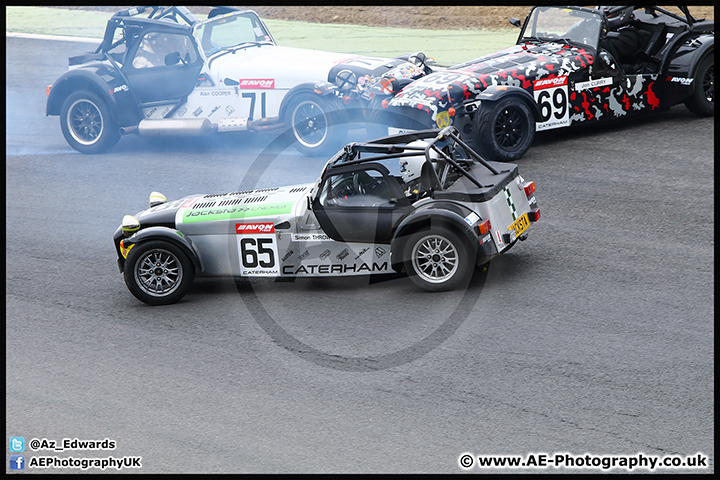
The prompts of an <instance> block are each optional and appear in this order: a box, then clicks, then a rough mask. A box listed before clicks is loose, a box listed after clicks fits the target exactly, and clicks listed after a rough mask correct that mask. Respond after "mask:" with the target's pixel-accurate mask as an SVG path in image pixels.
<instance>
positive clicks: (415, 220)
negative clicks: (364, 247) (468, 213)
mask: <svg viewBox="0 0 720 480" xmlns="http://www.w3.org/2000/svg"><path fill="white" fill-rule="evenodd" d="M433 228H446V229H449V230H452V231H454V232H455V233H457V234H458V236H459V237H460V238H461V239H462V240H463V241H464V242H465V243H466V246H467V247H468V248H469V249H470V252H472V253H473V255H475V254H476V252H477V245H478V237H477V235H476V234H475V232H474V231H473V230H472V228H471V227H470V226H469V225H468V224H467V223H466V222H465V221H464V219H463V217H462V216H461V215H460V214H459V213H456V212H454V211H451V210H446V209H440V208H429V209H426V210H420V211H416V212H414V213H413V214H411V215H409V216H408V217H406V218H405V219H404V220H403V221H402V222H400V225H398V227H397V229H396V230H395V233H394V234H393V238H392V241H391V243H390V252H391V257H390V258H392V268H393V270H395V271H397V272H399V271H401V269H402V266H403V263H404V262H405V260H407V258H406V257H405V252H406V248H405V247H406V245H407V242H408V239H409V238H410V236H411V235H412V234H414V233H417V232H420V231H423V230H428V231H429V230H432V229H433Z"/></svg>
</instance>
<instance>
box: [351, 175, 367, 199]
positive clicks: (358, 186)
mask: <svg viewBox="0 0 720 480" xmlns="http://www.w3.org/2000/svg"><path fill="white" fill-rule="evenodd" d="M360 173H362V172H358V173H356V174H354V175H353V178H352V181H353V190H354V191H355V192H356V193H358V194H360V195H365V184H364V183H362V182H361V181H360Z"/></svg>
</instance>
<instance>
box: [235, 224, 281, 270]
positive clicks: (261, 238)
mask: <svg viewBox="0 0 720 480" xmlns="http://www.w3.org/2000/svg"><path fill="white" fill-rule="evenodd" d="M235 227H236V231H237V233H238V254H239V256H240V274H241V275H242V276H263V275H269V276H276V275H279V270H278V265H277V258H278V253H277V241H276V238H275V233H274V232H275V228H274V225H273V224H272V223H255V224H253V223H239V224H236V225H235Z"/></svg>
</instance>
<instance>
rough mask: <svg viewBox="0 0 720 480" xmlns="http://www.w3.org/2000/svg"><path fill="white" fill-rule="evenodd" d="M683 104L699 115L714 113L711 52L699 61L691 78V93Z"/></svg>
mask: <svg viewBox="0 0 720 480" xmlns="http://www.w3.org/2000/svg"><path fill="white" fill-rule="evenodd" d="M685 106H686V107H687V108H688V110H690V111H691V112H693V113H694V114H695V115H699V116H701V117H712V116H713V115H715V58H714V57H713V55H712V53H711V54H710V55H708V56H707V57H706V58H705V59H704V60H703V61H702V62H700V66H698V69H697V72H696V73H695V78H694V79H693V94H692V96H691V97H690V98H689V99H687V100H686V101H685Z"/></svg>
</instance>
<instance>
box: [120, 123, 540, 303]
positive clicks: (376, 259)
mask: <svg viewBox="0 0 720 480" xmlns="http://www.w3.org/2000/svg"><path fill="white" fill-rule="evenodd" d="M539 218H540V210H539V208H538V204H537V200H536V197H535V184H534V182H532V181H527V180H525V179H524V178H523V177H522V176H520V174H519V173H518V167H517V165H514V164H510V163H496V162H489V161H486V160H485V159H483V158H482V157H481V156H480V155H478V154H477V153H476V152H475V151H473V150H472V149H471V148H470V147H469V146H467V145H466V144H465V143H464V142H463V141H462V140H461V139H460V137H459V134H458V132H457V131H456V130H455V129H454V127H448V128H446V129H444V130H442V131H438V130H423V131H417V132H412V133H408V134H401V135H394V136H388V137H383V138H379V139H376V140H373V141H371V142H363V143H350V144H348V145H346V146H345V147H344V148H343V149H342V150H340V151H339V152H337V153H336V154H335V155H334V156H333V157H332V158H331V159H330V160H329V161H328V162H327V163H326V165H325V167H324V168H323V170H322V173H321V175H320V178H319V179H318V180H317V181H316V182H315V183H311V184H305V185H293V186H288V187H278V188H264V189H256V190H250V191H242V192H231V193H220V194H213V195H191V196H188V197H185V198H182V199H179V200H176V201H173V202H167V200H166V199H165V197H164V195H162V194H161V193H158V192H153V193H152V194H151V195H150V208H149V209H147V210H144V211H142V212H140V213H137V214H135V215H126V216H125V217H124V219H123V221H122V225H121V226H120V227H118V228H117V230H116V232H115V235H114V237H113V240H114V243H115V248H116V251H117V255H118V266H119V269H120V272H122V273H123V275H124V278H125V283H126V284H127V287H128V288H129V289H130V292H132V294H133V295H135V297H137V298H138V299H139V300H141V301H143V302H145V303H147V304H150V305H162V304H170V303H174V302H177V301H178V300H180V299H181V298H182V297H183V296H184V295H185V294H186V293H187V292H188V290H189V288H190V286H191V284H192V282H193V280H194V277H195V276H196V275H199V276H211V277H212V276H215V277H218V276H219V277H236V278H237V277H312V276H344V275H377V274H389V273H395V272H402V271H404V272H406V273H407V274H408V276H409V277H410V279H411V280H412V281H413V282H414V283H415V284H417V285H418V286H419V287H421V288H423V289H425V290H429V291H440V290H449V289H456V288H459V287H462V286H464V285H466V284H467V282H468V281H469V280H470V278H471V276H472V274H473V271H474V269H475V267H476V266H478V265H482V264H484V263H487V262H488V261H490V260H491V259H492V258H493V257H495V256H497V255H499V254H501V253H503V252H505V251H507V250H508V249H509V248H510V247H511V246H512V245H514V244H515V243H516V242H517V241H518V240H525V239H526V237H527V232H526V230H527V229H528V228H529V227H530V226H531V225H532V223H533V222H536V221H537V220H538V219H539Z"/></svg>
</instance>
